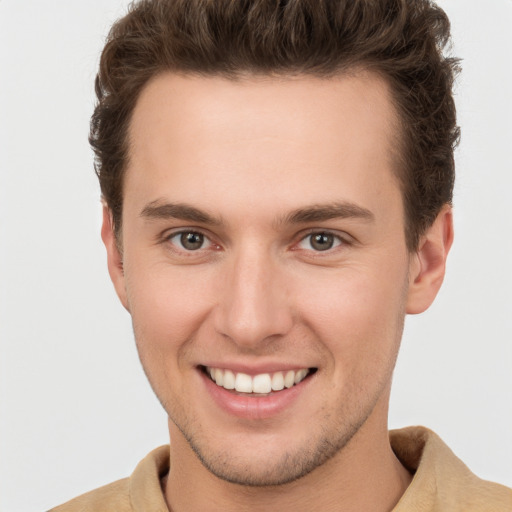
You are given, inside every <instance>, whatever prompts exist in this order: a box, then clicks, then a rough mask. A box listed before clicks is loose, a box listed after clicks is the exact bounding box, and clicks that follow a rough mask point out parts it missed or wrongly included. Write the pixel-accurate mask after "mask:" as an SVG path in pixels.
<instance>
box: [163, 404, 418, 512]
mask: <svg viewBox="0 0 512 512" xmlns="http://www.w3.org/2000/svg"><path fill="white" fill-rule="evenodd" d="M377 407H379V405H377ZM376 412H378V411H374V413H376ZM381 412H382V411H381ZM386 412H387V411H386ZM379 417H382V416H381V415H380V414H372V415H371V417H370V418H368V420H367V422H366V423H365V424H364V425H363V426H362V427H361V429H360V430H359V431H358V432H357V433H356V435H355V436H354V437H353V438H352V439H351V441H350V442H349V443H348V444H347V445H346V446H345V447H344V448H343V449H342V450H340V451H339V452H338V453H337V454H336V455H335V456H334V457H333V458H332V459H330V460H329V461H327V462H326V463H325V464H323V465H322V466H320V467H318V468H316V469H315V470H314V471H312V472H311V473H309V474H308V475H306V476H304V477H302V478H301V479H299V480H297V481H295V482H292V483H289V484H286V485H281V486H273V487H249V486H241V485H237V484H232V483H229V482H226V481H224V480H221V479H219V478H217V477H216V476H214V475H213V474H211V473H210V472H209V471H208V470H207V469H206V468H205V467H204V466H203V465H202V464H201V462H200V461H199V460H198V458H197V456H196V455H195V454H194V453H193V452H192V450H191V449H190V447H189V445H188V443H187V441H186V440H185V439H184V438H183V437H182V436H181V433H178V432H176V429H172V428H171V431H172V443H171V469H170V472H169V475H168V478H167V480H166V482H165V485H164V489H165V495H166V500H167V504H168V506H169V509H170V510H171V511H172V512H185V511H187V512H195V511H198V512H199V511H203V510H208V511H211V512H216V511H219V512H231V511H240V510H251V511H254V512H259V511H268V510H279V511H281V512H292V511H293V512H297V511H309V510H322V511H323V512H331V511H333V512H334V511H336V512H356V511H360V510H365V511H371V512H388V511H390V510H392V509H393V507H394V506H395V505H396V503H397V502H398V501H399V499H400V497H401V496H402V494H403V493H404V492H405V490H406V488H407V486H408V485H409V483H410V481H411V475H410V474H409V473H408V472H407V470H406V469H405V468H404V467H403V466H402V465H401V463H400V462H399V461H398V459H397V458H396V456H395V455H394V453H393V451H392V449H391V446H390V443H389V437H388V431H387V425H383V426H379V425H375V424H374V423H376V419H375V418H379ZM377 427H379V428H377Z"/></svg>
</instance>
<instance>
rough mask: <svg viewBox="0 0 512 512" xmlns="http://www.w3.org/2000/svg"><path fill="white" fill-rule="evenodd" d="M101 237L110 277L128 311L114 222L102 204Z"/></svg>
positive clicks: (121, 258)
mask: <svg viewBox="0 0 512 512" xmlns="http://www.w3.org/2000/svg"><path fill="white" fill-rule="evenodd" d="M101 239H102V240H103V243H104V244H105V248H106V249H107V265H108V273H109V274H110V279H111V280H112V283H113V284H114V288H115V290H116V293H117V296H118V297H119V300H120V301H121V303H122V304H123V306H124V307H125V308H126V309H127V310H128V311H129V308H128V300H127V296H126V287H125V278H124V269H123V255H122V253H121V250H120V248H119V246H118V241H117V239H116V236H115V233H114V223H113V219H112V212H111V211H110V209H109V207H108V206H106V205H103V224H102V226H101Z"/></svg>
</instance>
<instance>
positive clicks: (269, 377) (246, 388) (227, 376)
mask: <svg viewBox="0 0 512 512" xmlns="http://www.w3.org/2000/svg"><path fill="white" fill-rule="evenodd" d="M206 372H207V373H208V374H209V375H210V377H211V379H212V380H213V381H214V382H215V383H216V384H217V385H218V386H221V387H223V388H224V389H229V390H232V389H234V390H236V391H238V392H239V393H257V394H262V395H266V394H268V393H270V392H271V391H281V390H282V389H284V388H291V387H292V386H293V385H295V384H298V383H299V382H301V381H303V380H304V379H305V378H306V376H307V375H308V374H309V370H308V369H306V368H302V369H300V370H296V371H293V370H289V371H287V372H286V373H284V372H276V373H274V374H270V373H260V374H258V375H254V376H253V377H251V376H250V375H247V374H246V373H236V374H235V373H234V372H232V371H231V370H222V369H221V368H212V367H207V368H206Z"/></svg>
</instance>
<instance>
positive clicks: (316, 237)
mask: <svg viewBox="0 0 512 512" xmlns="http://www.w3.org/2000/svg"><path fill="white" fill-rule="evenodd" d="M342 243H343V241H342V240H341V238H340V237H339V236H336V235H334V234H332V233H329V232H317V233H310V234H309V235H307V236H306V237H304V238H303V239H302V240H301V241H300V242H299V244H298V247H299V248H300V249H307V250H310V249H313V250H314V251H328V250H329V249H333V248H334V247H338V246H339V245H341V244H342Z"/></svg>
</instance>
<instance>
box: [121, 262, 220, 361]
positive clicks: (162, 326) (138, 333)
mask: <svg viewBox="0 0 512 512" xmlns="http://www.w3.org/2000/svg"><path fill="white" fill-rule="evenodd" d="M130 270H131V268H130V266H128V267H127V268H126V282H127V286H126V288H127V295H128V301H129V305H130V313H131V315H132V321H133V325H134V331H135V337H136V340H137V345H138V347H139V351H141V352H144V353H145V354H147V356H150V357H151V358H152V359H155V358H156V359H157V360H159V361H161V362H163V358H162V357H163V356H168V355H169V354H170V353H173V354H175V353H179V352H180V351H184V350H186V348H187V346H188V344H189V343H190V342H191V340H193V338H194V337H195V336H196V335H197V331H198V330H199V329H200V327H201V325H202V323H203V320H204V318H205V317H207V316H208V313H209V310H210V308H211V306H212V303H213V301H212V299H211V295H212V294H211V292H210V290H209V289H210V287H209V286H207V283H208V282H209V281H210V280H209V279H208V278H207V277H206V276H205V275H204V273H201V272H199V271H196V272H194V271H192V272H191V271H190V269H188V270H187V271H186V272H185V271H183V269H179V268H173V267H170V266H169V265H167V264H166V265H159V264H157V265H153V266H149V267H148V268H147V269H145V271H143V272H142V271H141V270H140V267H139V268H138V269H137V270H138V271H137V272H130ZM165 362H166V364H172V363H173V360H172V359H168V360H166V361H165ZM178 362H179V361H178Z"/></svg>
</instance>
